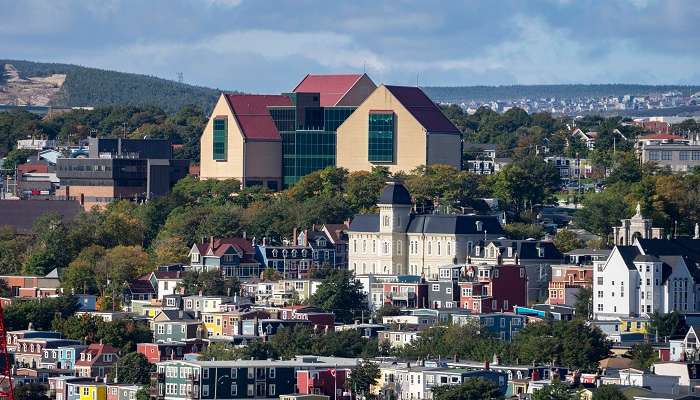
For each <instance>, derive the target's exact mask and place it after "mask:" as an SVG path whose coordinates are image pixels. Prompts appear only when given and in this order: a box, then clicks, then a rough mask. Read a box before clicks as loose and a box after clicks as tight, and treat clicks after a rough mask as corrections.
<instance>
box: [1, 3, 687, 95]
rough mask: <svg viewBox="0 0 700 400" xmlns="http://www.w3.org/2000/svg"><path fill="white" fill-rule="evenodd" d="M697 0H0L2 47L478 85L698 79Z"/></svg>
mask: <svg viewBox="0 0 700 400" xmlns="http://www.w3.org/2000/svg"><path fill="white" fill-rule="evenodd" d="M698 21H700V1H696V0H687V1H686V0H658V1H655V0H580V1H577V0H472V1H463V2H460V1H456V0H450V1H440V2H438V1H431V0H417V1H405V0H392V1H386V2H384V1H380V0H367V1H365V0H351V1H338V0H336V1H334V0H322V1H313V0H293V1H272V0H22V1H17V0H0V58H10V59H25V60H31V61H45V62H64V63H74V64H80V65H84V66H90V67H97V68H104V69H111V70H117V71H124V72H134V73H141V74H148V75H154V76H158V77H162V78H166V79H177V77H178V73H180V72H181V73H182V75H183V79H184V81H185V82H186V83H190V84H196V85H203V86H209V87H214V88H220V89H229V90H242V91H246V92H252V93H279V92H282V91H289V90H291V89H292V88H294V86H296V83H297V82H298V81H299V80H300V79H301V78H303V77H304V76H305V75H306V74H307V73H357V72H363V71H365V72H367V73H368V74H369V75H370V77H371V78H372V79H373V80H374V81H375V82H376V83H391V84H400V85H415V84H416V83H418V84H419V85H420V86H469V85H511V84H554V83H642V84H700V68H698V66H699V65H700V29H698Z"/></svg>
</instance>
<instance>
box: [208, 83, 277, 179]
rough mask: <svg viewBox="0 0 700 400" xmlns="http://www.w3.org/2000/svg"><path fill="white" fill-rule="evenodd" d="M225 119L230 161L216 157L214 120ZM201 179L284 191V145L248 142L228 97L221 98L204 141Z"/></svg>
mask: <svg viewBox="0 0 700 400" xmlns="http://www.w3.org/2000/svg"><path fill="white" fill-rule="evenodd" d="M219 118H224V119H226V126H227V140H226V143H227V148H226V153H227V157H226V159H225V160H215V159H214V154H213V137H214V120H215V119H219ZM200 146H201V150H200V163H201V164H200V177H201V179H231V178H235V179H238V180H240V181H241V184H242V185H243V186H251V185H253V184H256V185H264V186H267V187H272V186H275V187H276V188H280V187H281V182H282V142H281V141H279V140H251V139H246V137H245V135H244V134H243V131H242V130H241V127H240V125H239V123H238V120H237V118H236V116H235V115H234V112H233V110H232V109H231V106H230V104H229V102H228V101H227V99H226V96H225V95H223V94H222V95H221V96H219V100H218V101H217V102H216V106H215V107H214V110H213V111H212V113H211V117H210V118H209V121H208V122H207V125H206V127H205V128H204V132H203V133H202V137H201V139H200Z"/></svg>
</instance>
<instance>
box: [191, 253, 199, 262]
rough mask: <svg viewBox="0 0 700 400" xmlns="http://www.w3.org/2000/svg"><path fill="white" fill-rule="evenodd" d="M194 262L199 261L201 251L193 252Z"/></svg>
mask: <svg viewBox="0 0 700 400" xmlns="http://www.w3.org/2000/svg"><path fill="white" fill-rule="evenodd" d="M192 262H193V263H198V262H199V253H192Z"/></svg>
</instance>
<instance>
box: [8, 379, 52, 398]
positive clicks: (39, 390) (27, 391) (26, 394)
mask: <svg viewBox="0 0 700 400" xmlns="http://www.w3.org/2000/svg"><path fill="white" fill-rule="evenodd" d="M48 390H49V386H48V385H46V384H43V383H25V384H19V385H16V386H15V390H14V394H15V400H50V399H51V398H50V397H49V396H47V395H46V393H47V392H48Z"/></svg>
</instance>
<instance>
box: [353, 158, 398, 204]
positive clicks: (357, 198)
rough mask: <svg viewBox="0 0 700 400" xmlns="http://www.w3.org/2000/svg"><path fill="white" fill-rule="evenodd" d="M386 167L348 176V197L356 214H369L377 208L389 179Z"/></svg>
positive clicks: (357, 172) (356, 172)
mask: <svg viewBox="0 0 700 400" xmlns="http://www.w3.org/2000/svg"><path fill="white" fill-rule="evenodd" d="M389 177H390V174H389V170H388V169H387V168H386V167H373V168H372V171H371V172H368V171H355V172H352V173H350V175H349V176H348V183H347V189H346V195H347V198H348V202H349V204H350V208H351V209H352V210H353V212H355V213H368V212H371V211H373V210H374V209H375V208H376V206H377V200H378V199H379V193H380V192H381V190H382V188H383V187H384V185H385V184H386V182H387V180H388V179H389Z"/></svg>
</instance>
